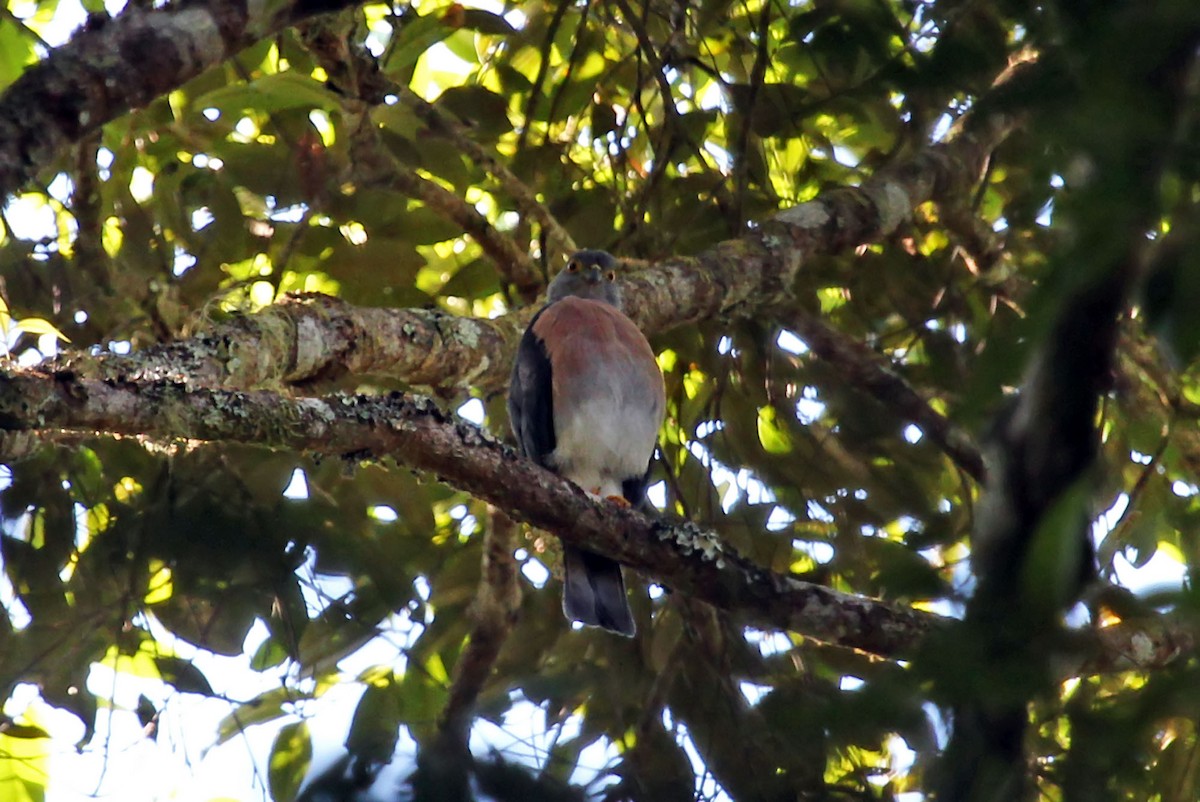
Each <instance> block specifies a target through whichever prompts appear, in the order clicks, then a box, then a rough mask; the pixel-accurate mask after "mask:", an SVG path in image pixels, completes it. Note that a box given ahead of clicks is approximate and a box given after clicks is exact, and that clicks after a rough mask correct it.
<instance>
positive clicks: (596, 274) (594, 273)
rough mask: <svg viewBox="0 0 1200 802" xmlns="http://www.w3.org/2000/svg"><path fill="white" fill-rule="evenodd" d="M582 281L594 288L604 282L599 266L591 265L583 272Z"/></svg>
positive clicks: (602, 272)
mask: <svg viewBox="0 0 1200 802" xmlns="http://www.w3.org/2000/svg"><path fill="white" fill-rule="evenodd" d="M583 280H584V281H586V282H587V283H588V284H591V285H592V286H593V287H594V286H596V285H597V284H599V283H600V282H601V281H603V280H604V271H603V270H601V269H600V266H599V265H592V266H591V267H589V268H587V269H586V270H585V271H583Z"/></svg>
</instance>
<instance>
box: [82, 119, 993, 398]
mask: <svg viewBox="0 0 1200 802" xmlns="http://www.w3.org/2000/svg"><path fill="white" fill-rule="evenodd" d="M1009 127H1010V123H1009V122H1008V121H1007V119H1006V118H1003V117H1002V116H996V117H991V118H988V119H986V120H984V121H982V122H981V123H980V124H979V125H978V126H976V127H974V128H969V129H967V130H964V131H962V132H961V133H960V134H959V136H957V137H956V138H955V139H953V140H951V141H950V142H947V143H944V144H939V145H935V146H933V147H932V148H930V149H929V150H928V151H925V152H923V153H919V154H917V155H916V156H915V157H914V158H913V159H912V160H911V161H910V162H907V163H905V164H903V165H898V166H896V167H894V168H892V169H889V170H885V171H881V172H880V173H879V174H877V175H876V176H874V177H873V178H871V179H870V180H868V181H866V182H865V183H864V184H863V185H862V186H861V187H841V188H835V189H832V190H830V191H827V192H824V193H822V194H821V195H820V196H818V197H817V198H815V199H814V200H812V201H809V202H807V203H803V204H800V205H799V206H795V207H793V208H791V209H787V210H785V211H783V212H780V213H779V214H778V215H776V217H775V218H773V219H771V220H768V221H766V222H764V223H763V224H762V225H761V226H759V228H758V229H756V230H754V231H751V232H749V233H747V234H746V235H745V236H743V237H740V238H738V239H733V240H727V241H726V242H723V243H721V244H719V245H717V246H716V247H714V248H712V249H710V250H708V251H705V252H704V253H702V254H700V255H699V256H696V257H692V258H674V259H668V260H665V261H662V262H658V263H656V264H652V265H649V266H647V267H645V268H644V269H641V270H638V271H636V272H632V273H630V274H628V275H625V276H624V277H623V278H622V279H621V283H622V289H623V290H624V295H625V299H626V300H625V305H626V309H627V311H628V313H629V315H630V317H632V318H633V320H634V321H635V322H637V323H638V325H639V326H640V327H641V328H642V329H643V331H645V332H646V333H647V334H649V335H653V334H657V333H660V332H664V331H669V330H670V329H673V328H676V327H678V326H682V325H685V324H688V323H693V322H696V321H699V320H706V319H710V318H714V317H718V316H725V317H750V316H753V315H755V314H759V313H761V312H762V311H764V310H778V309H787V308H790V307H791V306H792V304H791V295H790V291H791V287H792V284H793V282H794V279H795V276H796V274H797V272H798V271H799V270H800V269H801V267H802V265H803V263H804V262H805V260H806V259H808V258H810V257H812V256H815V255H818V254H837V253H843V252H845V251H847V250H849V249H852V248H855V247H857V246H859V245H861V244H863V243H868V242H874V241H876V240H879V239H881V238H883V237H884V236H886V235H887V234H889V233H890V232H892V231H894V230H895V229H896V227H897V226H898V225H900V224H901V223H902V222H903V221H904V220H906V219H907V218H908V216H909V215H910V214H911V212H912V210H913V208H915V207H916V206H918V205H920V204H921V203H924V202H926V201H927V200H930V199H935V198H939V197H942V196H943V194H944V193H947V192H953V191H955V187H956V186H959V185H961V184H964V183H965V184H969V183H970V182H972V181H973V180H974V178H975V177H976V176H977V175H978V174H979V172H980V170H982V169H983V165H984V164H985V163H986V160H987V157H988V154H989V153H990V152H991V151H992V149H993V148H994V147H995V146H996V144H997V143H998V142H999V141H1001V140H1002V139H1003V138H1004V136H1005V135H1006V134H1007V133H1008V130H1009ZM527 322H528V311H525V312H519V313H516V314H515V315H507V316H504V317H501V318H497V319H495V320H482V319H472V318H461V317H455V316H452V315H448V314H444V313H440V312H436V311H431V310H418V309H395V310H385V309H355V308H353V307H350V306H348V305H346V304H343V303H341V302H339V301H336V300H332V299H321V298H318V297H315V296H305V297H304V298H302V299H299V300H296V299H290V300H288V301H285V302H283V303H281V304H277V305H275V306H271V307H269V308H267V309H266V310H264V311H262V312H260V313H258V314H256V315H253V316H249V317H246V318H242V319H239V320H237V321H235V322H234V323H232V324H228V325H226V326H221V327H217V328H216V329H214V330H213V331H212V332H211V333H208V334H205V335H202V336H200V337H197V338H195V339H193V340H189V341H181V342H176V343H171V344H168V345H164V346H160V347H157V348H152V349H148V350H146V351H144V352H142V353H140V354H134V355H131V356H129V357H114V356H102V357H92V356H88V355H82V354H79V355H74V356H72V357H71V358H70V359H69V361H68V362H67V363H66V365H67V366H68V367H69V368H70V369H71V370H74V371H77V372H80V373H83V374H85V375H89V376H95V377H113V378H117V377H122V376H143V377H147V378H165V377H172V378H179V379H184V380H187V381H189V382H193V383H196V384H206V385H209V386H214V387H218V386H219V387H230V388H249V387H256V386H273V385H278V384H281V383H284V382H311V381H313V380H316V379H320V378H328V377H332V376H337V375H341V374H342V373H344V372H346V371H347V370H348V371H351V372H354V373H358V372H369V373H386V374H387V375H390V376H394V377H397V378H400V379H402V380H404V381H407V382H409V383H411V384H420V385H428V386H431V387H435V388H439V389H441V390H447V391H448V390H453V389H456V388H465V387H468V386H473V387H478V388H480V389H483V390H485V391H488V390H496V389H499V388H501V387H503V386H504V384H505V383H506V382H507V381H508V374H509V370H510V367H511V364H512V355H513V353H514V351H515V348H516V344H517V339H518V338H519V336H520V333H521V331H523V330H524V327H525V324H526V323H527Z"/></svg>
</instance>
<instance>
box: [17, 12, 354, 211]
mask: <svg viewBox="0 0 1200 802" xmlns="http://www.w3.org/2000/svg"><path fill="white" fill-rule="evenodd" d="M351 5H354V3H353V2H349V1H348V0H280V2H275V3H247V2H245V0H192V1H191V2H183V3H172V4H169V5H166V6H164V7H162V8H153V9H150V8H137V7H134V6H130V7H129V8H128V9H127V10H126V11H125V12H123V13H122V14H120V15H119V16H118V17H117V18H116V19H114V20H112V21H110V22H107V23H105V24H104V25H96V26H89V27H86V28H84V29H82V30H81V31H80V32H79V33H77V34H76V35H75V36H74V37H73V38H72V39H71V41H69V42H67V43H66V44H65V45H63V46H62V47H59V48H57V49H56V50H54V51H52V52H51V53H50V55H49V56H48V57H47V58H46V59H45V60H44V61H43V62H41V63H40V64H37V65H36V66H33V67H30V68H29V69H28V70H27V71H26V72H25V73H24V74H23V75H21V77H20V78H18V79H17V80H16V82H14V83H13V84H12V85H11V86H10V87H8V88H7V89H6V90H5V92H4V94H3V95H0V197H5V196H7V195H9V194H11V193H13V192H16V191H17V190H19V189H20V188H21V186H22V185H23V184H25V183H26V182H27V181H29V180H30V179H31V178H33V177H34V175H36V174H37V172H38V171H39V170H42V169H43V168H45V167H48V166H49V165H50V164H52V163H53V162H54V160H55V159H56V158H58V157H59V156H61V155H63V154H65V153H68V152H69V149H70V145H71V144H72V143H75V142H79V141H80V140H81V139H83V138H84V137H85V136H87V135H88V134H90V133H92V132H95V131H99V130H100V127H101V126H102V125H104V124H105V123H107V122H109V121H111V120H114V119H116V118H117V117H120V116H121V115H122V114H125V113H126V112H128V111H130V110H131V109H135V108H139V107H141V106H145V105H146V104H148V103H149V102H150V101H152V100H154V99H155V98H157V97H161V96H162V95H165V94H166V93H168V92H170V91H172V90H174V89H177V88H178V87H180V86H182V85H183V84H184V83H186V82H187V81H189V80H191V79H192V78H195V77H196V76H197V75H199V74H200V73H202V72H204V71H205V70H207V69H209V68H210V67H213V66H215V65H217V64H220V63H221V62H222V61H224V60H225V59H227V58H229V57H230V56H233V55H234V54H236V53H237V52H238V51H240V50H242V48H245V47H247V46H249V45H250V44H252V43H254V42H256V41H259V40H261V39H262V38H263V37H266V36H270V35H271V34H274V33H276V32H278V31H281V30H283V29H284V28H286V27H287V26H289V25H292V24H294V23H296V22H298V21H300V20H303V19H306V18H308V17H312V16H315V15H317V14H323V13H326V12H330V11H337V10H339V9H341V8H346V7H348V6H351Z"/></svg>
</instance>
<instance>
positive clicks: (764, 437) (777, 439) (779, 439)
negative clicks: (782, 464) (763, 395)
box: [758, 407, 792, 454]
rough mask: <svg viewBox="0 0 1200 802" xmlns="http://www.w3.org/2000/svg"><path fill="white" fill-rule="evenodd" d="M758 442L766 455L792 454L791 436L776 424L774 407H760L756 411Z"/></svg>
mask: <svg viewBox="0 0 1200 802" xmlns="http://www.w3.org/2000/svg"><path fill="white" fill-rule="evenodd" d="M758 442H760V443H761V444H762V447H763V450H765V451H766V452H767V453H768V454H790V453H791V452H792V436H791V435H790V434H789V433H788V431H787V430H786V429H784V428H782V427H780V426H779V425H778V424H777V422H776V418H775V408H774V407H760V408H759V410H758Z"/></svg>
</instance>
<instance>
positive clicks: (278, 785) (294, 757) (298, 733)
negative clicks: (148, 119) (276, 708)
mask: <svg viewBox="0 0 1200 802" xmlns="http://www.w3.org/2000/svg"><path fill="white" fill-rule="evenodd" d="M310 765H312V737H311V736H310V735H309V732H308V722H306V721H297V722H293V723H291V724H285V725H284V726H283V727H282V728H280V730H279V733H278V734H277V735H276V736H275V742H274V743H273V744H271V757H270V767H269V769H268V772H267V782H268V785H269V787H270V790H271V798H272V799H273V800H275V802H291V800H293V799H295V798H296V792H297V791H299V790H300V786H301V784H303V782H304V778H305V776H306V775H307V774H308V769H309V766H310Z"/></svg>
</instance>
